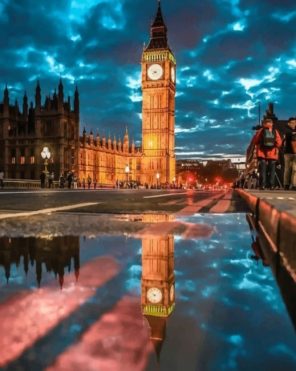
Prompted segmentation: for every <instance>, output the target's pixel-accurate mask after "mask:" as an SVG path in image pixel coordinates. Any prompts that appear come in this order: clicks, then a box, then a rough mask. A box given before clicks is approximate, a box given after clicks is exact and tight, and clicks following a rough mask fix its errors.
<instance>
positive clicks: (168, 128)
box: [141, 2, 176, 184]
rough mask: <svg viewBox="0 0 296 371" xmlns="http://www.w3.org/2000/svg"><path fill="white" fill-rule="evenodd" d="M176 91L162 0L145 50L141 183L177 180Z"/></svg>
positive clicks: (173, 60)
mask: <svg viewBox="0 0 296 371" xmlns="http://www.w3.org/2000/svg"><path fill="white" fill-rule="evenodd" d="M175 91H176V60H175V57H174V55H173V53H172V51H171V50H170V48H169V46H168V41H167V28H166V25H165V23H164V21H163V17H162V12H161V7H160V2H159V3H158V10H157V14H156V18H155V20H154V22H153V24H152V26H151V35H150V41H149V44H148V46H147V47H146V48H145V49H144V51H143V54H142V92H143V106H142V120H143V122H142V146H143V148H142V151H143V161H142V169H141V182H142V183H148V184H156V183H159V184H161V183H171V182H173V181H174V180H175V179H174V178H175V165H176V160H175ZM157 174H158V175H157Z"/></svg>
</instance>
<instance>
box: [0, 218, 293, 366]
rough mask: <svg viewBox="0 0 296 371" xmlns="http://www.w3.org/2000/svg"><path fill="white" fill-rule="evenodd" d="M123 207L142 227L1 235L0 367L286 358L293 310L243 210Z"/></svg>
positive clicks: (273, 361)
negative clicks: (165, 211)
mask: <svg viewBox="0 0 296 371" xmlns="http://www.w3.org/2000/svg"><path fill="white" fill-rule="evenodd" d="M120 218H121V219H122V221H123V222H126V223H130V224H133V225H134V224H135V223H139V224H140V223H144V226H142V227H141V228H139V229H137V230H136V231H134V232H136V234H132V233H131V234H129V233H127V234H125V235H122V234H121V235H120V234H118V235H114V234H113V235H106V234H105V235H100V236H97V235H93V237H92V238H90V237H91V235H90V234H88V237H83V236H60V237H54V236H53V234H52V233H51V234H48V235H46V233H44V234H43V235H42V237H43V238H32V237H30V238H11V237H10V238H9V237H3V238H2V239H0V285H1V286H0V291H1V299H0V315H1V319H2V321H1V323H0V331H1V333H2V334H5V336H2V338H0V367H2V368H3V369H7V370H15V369H20V370H43V369H44V370H45V369H47V370H73V369H83V370H103V371H104V370H112V371H113V370H122V365H123V364H124V369H125V370H133V371H134V370H156V369H160V370H170V371H174V370H186V371H187V370H188V371H190V370H238V369H239V370H243V369H245V370H250V369H268V370H278V369H280V368H281V369H284V370H290V369H291V370H292V369H295V367H296V356H295V352H294V346H295V338H296V337H295V331H294V328H293V325H292V321H291V318H290V317H289V314H288V311H287V310H286V308H285V304H284V302H283V299H282V297H281V294H280V290H279V288H278V286H277V283H276V280H275V279H274V278H273V275H272V271H271V269H270V267H268V266H265V265H264V264H263V262H262V261H261V260H256V259H254V251H253V250H252V247H251V245H252V239H251V234H250V230H249V226H248V224H247V222H246V218H245V215H244V214H226V215H225V214H224V215H210V214H207V215H202V214H196V215H194V216H191V217H188V218H182V219H173V218H172V217H167V216H158V217H157V218H155V215H154V218H152V217H151V216H146V217H145V216H143V215H137V216H134V217H131V216H121V217H120ZM133 218H134V219H133ZM149 218H150V219H149ZM153 221H154V222H155V221H157V223H152V222H153ZM170 223H171V225H174V223H177V224H176V225H177V227H176V226H175V227H174V228H170V227H169V225H170ZM180 226H181V227H180ZM194 226H195V227H194ZM176 228H179V229H180V228H181V229H180V233H177V234H176ZM190 228H193V229H191V232H190ZM130 231H132V228H131V229H130ZM139 231H140V232H139ZM132 235H133V236H132ZM290 299H291V297H290ZM294 300H295V296H294ZM291 315H292V313H291Z"/></svg>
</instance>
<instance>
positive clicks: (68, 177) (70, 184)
mask: <svg viewBox="0 0 296 371" xmlns="http://www.w3.org/2000/svg"><path fill="white" fill-rule="evenodd" d="M72 181H73V173H72V171H69V172H68V175H67V182H68V188H69V189H71V188H72Z"/></svg>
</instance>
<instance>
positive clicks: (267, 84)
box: [0, 0, 296, 157]
mask: <svg viewBox="0 0 296 371" xmlns="http://www.w3.org/2000/svg"><path fill="white" fill-rule="evenodd" d="M156 7H157V1H156V0H155V1H154V0H150V1H142V0H85V1H80V0H65V1H62V2H61V1H58V0H52V1H50V2H48V1H38V2H37V1H35V0H22V1H21V2H20V1H17V0H0V26H1V37H0V48H1V54H0V76H1V79H0V80H1V81H2V84H3V87H4V84H5V83H8V86H9V87H10V91H11V96H12V99H14V98H17V99H18V100H21V98H22V94H23V91H24V90H27V93H28V95H29V97H30V99H33V97H34V88H35V85H36V80H37V79H39V80H40V82H41V88H42V94H43V97H45V95H48V94H52V93H53V91H54V88H55V87H56V86H57V84H58V79H59V77H60V76H62V78H63V81H64V86H65V93H66V94H67V95H68V94H69V95H71V96H73V91H74V86H75V83H77V84H78V87H79V90H80V97H81V127H84V126H86V128H87V129H89V130H90V129H92V130H93V131H97V130H98V131H99V132H100V133H102V134H105V135H109V133H110V134H111V135H112V136H113V135H116V136H117V137H119V136H122V135H123V132H124V130H125V127H126V125H127V126H128V128H129V131H130V133H131V137H133V138H134V139H135V140H136V141H138V142H140V141H141V85H140V72H141V69H140V59H141V52H142V46H143V44H144V43H145V42H146V43H147V42H148V40H149V31H150V30H149V27H150V24H151V21H152V20H153V18H154V16H155V12H156ZM162 9H163V14H164V18H165V21H166V24H167V27H168V31H169V44H170V46H171V48H172V50H173V51H174V52H175V54H176V58H177V63H178V71H177V97H176V147H177V148H176V152H177V154H178V153H179V154H182V155H181V156H182V157H184V156H185V154H186V153H188V156H194V153H195V154H196V156H201V155H202V154H207V155H211V156H214V155H215V154H216V155H221V154H224V153H227V154H243V153H244V150H245V147H246V143H247V142H248V140H249V138H250V137H251V135H252V133H251V131H250V127H251V126H252V125H253V124H254V123H255V122H256V121H257V105H258V102H259V101H260V102H261V104H262V106H263V107H264V106H266V105H267V103H268V102H269V101H274V102H275V104H276V106H275V107H276V113H277V115H278V116H279V117H280V118H287V117H289V116H291V115H295V114H296V112H295V105H294V94H295V87H296V86H295V81H296V79H295V77H296V42H295V40H296V29H295V27H294V25H295V20H296V10H295V1H294V0H282V1H278V0H262V1H257V0H208V1H204V2H201V1H196V0H183V1H182V2H181V1H169V0H162Z"/></svg>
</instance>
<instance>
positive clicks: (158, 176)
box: [156, 173, 160, 188]
mask: <svg viewBox="0 0 296 371" xmlns="http://www.w3.org/2000/svg"><path fill="white" fill-rule="evenodd" d="M159 178H160V174H159V173H157V174H156V181H157V183H156V186H157V188H158V183H159Z"/></svg>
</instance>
